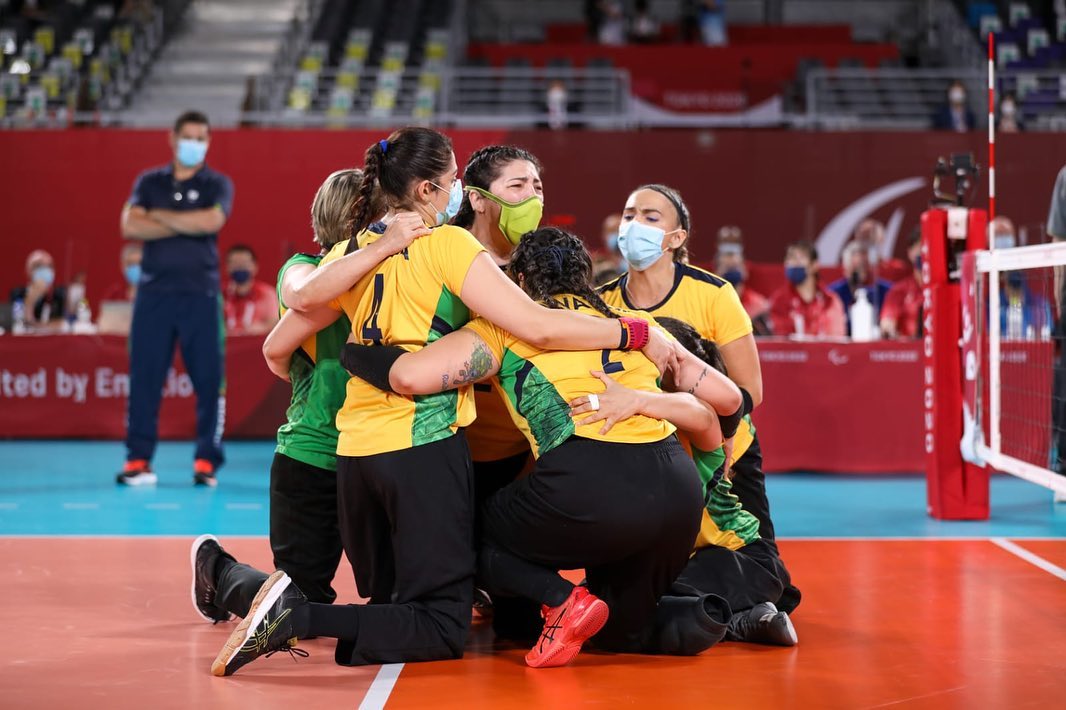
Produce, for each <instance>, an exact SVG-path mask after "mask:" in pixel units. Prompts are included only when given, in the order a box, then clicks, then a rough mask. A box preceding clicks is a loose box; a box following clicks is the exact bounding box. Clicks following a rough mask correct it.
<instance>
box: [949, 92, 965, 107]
mask: <svg viewBox="0 0 1066 710" xmlns="http://www.w3.org/2000/svg"><path fill="white" fill-rule="evenodd" d="M948 101H950V102H951V103H953V104H961V103H965V102H966V92H965V91H963V90H962V89H952V90H951V91H949V92H948Z"/></svg>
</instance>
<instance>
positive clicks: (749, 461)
mask: <svg viewBox="0 0 1066 710" xmlns="http://www.w3.org/2000/svg"><path fill="white" fill-rule="evenodd" d="M733 471H734V475H733V494H734V495H735V496H736V497H737V498H739V499H740V504H741V505H743V506H744V510H746V511H748V512H749V513H751V514H752V515H754V516H755V517H756V518H757V519H758V521H759V536H760V537H761V538H762V540H763V542H765V543H767V544H768V545H770V546H771V547H772V548H773V552H774V554H775V555H776V554H777V542H776V536H775V533H774V521H773V520H772V519H771V518H770V501H769V499H768V498H767V497H766V474H764V473H763V470H762V447H761V446H760V445H759V435H758V434H756V435H755V439H754V441H752V442H751V446H749V447H748V450H747V451H745V452H744V454H743V455H742V456H741V457H740V458H739V459H738V460H737V461H736V462H735V463H734V464H733ZM778 559H779V561H780V556H778ZM781 570H782V571H783V572H784V577H783V578H782V580H781V581H782V582H783V583H784V585H785V591H784V593H783V594H782V595H781V598H780V600H779V601H778V608H779V609H781V610H782V611H793V610H794V609H795V608H796V607H797V606H799V603H800V599H801V598H802V596H803V595H802V594H801V593H800V590H799V589H797V588H796V587H795V586H793V584H792V577H791V576H790V575H789V573H788V570H787V569H786V568H785V566H784V564H782V565H781ZM764 601H765V600H764Z"/></svg>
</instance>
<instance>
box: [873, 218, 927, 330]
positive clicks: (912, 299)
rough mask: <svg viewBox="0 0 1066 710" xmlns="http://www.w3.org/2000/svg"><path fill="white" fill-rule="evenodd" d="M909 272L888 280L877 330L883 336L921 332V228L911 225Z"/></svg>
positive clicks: (908, 242)
mask: <svg viewBox="0 0 1066 710" xmlns="http://www.w3.org/2000/svg"><path fill="white" fill-rule="evenodd" d="M907 258H908V259H909V260H910V262H911V265H912V266H913V267H914V273H913V275H912V276H908V277H906V278H903V279H901V280H900V281H897V282H896V283H894V284H892V288H890V289H889V291H888V294H887V295H886V296H885V302H884V305H883V306H882V307H881V334H882V335H883V336H884V337H886V338H917V337H918V336H920V335H921V334H922V231H921V229H920V228H919V227H915V228H914V231H913V232H911V236H910V239H908V240H907Z"/></svg>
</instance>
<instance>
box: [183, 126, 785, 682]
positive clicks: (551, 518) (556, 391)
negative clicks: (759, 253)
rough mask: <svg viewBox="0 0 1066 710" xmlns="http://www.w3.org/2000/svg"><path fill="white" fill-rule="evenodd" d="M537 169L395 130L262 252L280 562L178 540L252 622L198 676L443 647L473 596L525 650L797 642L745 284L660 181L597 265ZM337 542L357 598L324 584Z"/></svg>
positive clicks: (447, 651) (462, 624) (384, 659)
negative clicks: (269, 659)
mask: <svg viewBox="0 0 1066 710" xmlns="http://www.w3.org/2000/svg"><path fill="white" fill-rule="evenodd" d="M540 173H541V165H540V163H539V161H538V160H537V159H536V157H535V156H533V155H532V154H530V153H529V152H527V151H525V150H522V149H520V148H516V147H513V146H488V147H485V148H482V149H480V150H478V151H476V152H475V153H474V154H473V155H472V156H471V157H470V159H469V162H468V164H467V165H466V167H465V170H464V171H463V174H462V179H461V180H460V179H459V171H458V166H457V164H456V161H455V155H454V153H453V151H452V146H451V143H450V141H449V140H448V138H446V137H445V136H444V135H442V134H440V133H438V132H436V131H433V130H430V129H425V128H404V129H401V130H398V131H396V132H395V133H393V134H392V135H390V136H389V137H388V138H387V139H386V140H381V141H379V142H377V143H374V144H373V145H371V146H370V147H369V148H368V149H367V151H366V159H365V165H364V166H363V168H362V169H361V170H343V171H339V172H337V173H334V174H333V175H330V176H329V178H328V179H327V180H326V181H325V182H324V183H323V185H322V186H321V187H320V188H319V191H318V193H317V194H316V196H315V200H314V203H313V205H312V223H313V227H314V232H315V241H316V243H317V244H318V246H319V247H320V249H321V250H320V252H319V253H318V254H315V255H309V254H297V255H295V256H293V257H292V258H291V259H289V261H288V262H286V263H285V265H284V266H283V267H282V269H281V271H280V272H279V274H278V286H277V288H278V299H279V302H280V303H281V308H282V311H283V316H282V318H281V320H280V322H279V323H278V324H277V326H276V327H275V328H274V330H273V331H272V332H271V333H270V335H269V336H268V337H267V339H266V342H265V343H264V348H263V351H264V356H265V357H266V360H267V363H268V365H269V366H270V368H271V370H272V371H273V372H274V373H275V374H277V375H278V376H279V377H282V378H284V379H287V380H289V381H290V382H291V384H292V403H291V406H290V407H289V409H288V412H287V422H286V423H285V424H284V425H283V426H282V427H281V428H280V429H279V431H278V443H277V449H276V452H275V456H274V461H273V464H272V466H271V483H270V543H271V548H272V550H273V554H274V564H275V567H276V568H277V571H275V572H274V573H273V574H270V575H267V574H265V573H263V572H260V571H258V570H256V569H254V568H252V567H250V566H248V565H244V564H241V563H239V562H238V561H237V560H236V559H234V558H233V557H232V556H231V555H229V554H228V553H227V552H226V551H225V550H224V549H223V548H222V547H221V545H220V544H219V542H218V540H216V539H215V538H214V537H212V536H209V535H204V536H201V537H200V538H198V539H197V540H196V541H195V542H194V544H193V548H192V551H191V562H192V567H193V589H192V593H193V602H194V604H195V606H196V608H197V610H198V612H199V613H200V615H201V616H203V617H204V618H205V619H206V620H208V621H213V622H218V621H224V620H228V619H230V618H231V617H233V616H237V617H241V618H242V620H241V622H240V623H239V624H238V625H237V627H236V629H235V630H234V631H233V633H232V634H231V636H230V638H229V639H228V640H227V642H226V643H225V645H224V646H223V648H222V650H221V651H220V652H219V654H218V657H217V658H216V659H215V662H214V664H213V665H212V672H213V673H214V674H215V675H220V676H221V675H230V674H232V673H234V672H235V671H236V670H238V669H239V668H240V667H242V666H243V665H245V664H247V663H249V662H251V661H253V660H255V659H256V658H258V657H259V656H262V655H269V654H272V653H274V652H277V651H286V652H289V653H293V654H303V653H305V652H303V651H302V650H301V649H299V648H298V647H297V640H298V639H301V638H309V637H316V636H319V637H329V638H335V639H337V650H336V661H337V662H338V663H340V664H343V665H362V664H371V663H393V662H410V661H429V660H442V659H452V658H459V657H461V656H462V654H463V649H464V646H465V644H466V640H467V635H468V633H469V630H470V626H471V621H472V615H473V610H474V609H477V611H478V613H480V614H482V615H485V616H489V615H491V618H492V628H493V631H494V632H495V634H496V636H497V637H498V638H506V639H510V640H514V641H518V642H523V643H530V644H532V647H531V649H530V651H529V652H528V653H527V654H526V657H525V660H526V663H527V664H528V665H529V666H532V667H535V668H537V667H551V666H561V665H565V664H567V663H569V662H571V661H572V660H573V659H574V657H575V656H576V655H577V654H578V653H579V651H580V650H581V648H582V646H583V645H585V644H588V645H589V646H592V647H595V648H597V649H600V650H604V651H613V652H624V653H659V654H676V655H692V654H697V653H700V652H702V651H704V650H706V649H708V648H710V647H711V646H713V645H714V644H716V643H718V642H719V641H721V640H723V639H725V640H731V641H740V642H750V643H764V644H775V645H784V646H791V645H794V644H795V643H796V642H797V637H796V633H795V630H794V628H793V625H792V622H791V620H790V618H789V616H788V613H789V612H791V611H792V610H794V609H795V608H796V606H797V605H798V603H799V600H800V594H799V590H797V589H796V588H795V587H794V586H793V585H792V584H791V579H790V577H789V574H788V571H787V569H786V567H785V565H784V563H783V562H782V561H781V558H780V556H779V554H778V549H777V545H776V543H775V542H774V530H773V524H772V521H771V519H770V510H769V504H768V502H767V499H766V489H765V479H764V476H763V474H762V471H761V465H762V455H761V451H760V449H759V443H758V438H757V436H756V432H755V427H754V425H753V424H752V420H751V416H750V413H751V411H752V409H753V408H754V407H756V406H757V405H758V404H759V402H760V401H761V399H762V381H761V375H760V371H759V363H758V353H757V350H756V348H755V343H754V339H753V337H752V325H751V321H750V319H749V318H748V316H747V314H746V313H745V311H744V308H743V307H742V305H741V303H740V300H739V298H738V297H737V294H736V292H735V291H734V290H733V288H732V286H730V285H729V283H728V282H726V281H725V280H723V279H721V278H719V277H717V276H715V275H714V274H711V273H709V272H706V271H703V270H701V269H698V268H695V267H693V266H690V265H689V264H688V263H687V261H688V260H687V252H686V248H685V245H686V243H687V241H688V239H689V234H690V231H691V225H690V216H689V211H688V208H687V206H686V205H685V203H684V202H683V200H682V199H681V196H680V194H678V193H677V191H675V190H673V189H671V188H669V187H667V186H664V185H658V184H650V185H645V186H643V187H640V188H638V189H636V190H635V191H633V192H632V193H631V194H629V195H628V198H627V199H626V202H625V210H624V212H623V221H622V226H621V228H620V229H619V240H618V245H619V248H620V250H621V252H622V255H623V257H624V258H625V259H626V261H627V263H628V265H629V271H628V273H626V274H623V275H622V276H621V277H619V278H618V279H616V280H615V281H612V282H610V283H608V284H607V285H605V286H603V287H601V288H600V289H597V288H595V287H594V286H593V283H592V259H591V257H590V255H589V253H588V251H587V250H586V248H585V246H584V244H583V243H582V241H581V240H580V239H579V238H578V237H577V236H575V235H573V234H571V233H569V232H567V231H565V230H562V229H558V228H555V227H540V221H541V216H542V211H543V204H544V196H543V195H544V192H543V187H542V182H541V174H540ZM342 552H343V553H344V554H345V555H346V556H347V558H348V560H349V562H350V563H351V565H352V568H353V570H354V572H355V577H356V583H357V587H358V590H359V593H360V595H362V596H363V597H366V598H368V599H369V603H367V604H334V603H333V602H334V601H335V599H336V593H335V592H334V591H333V589H332V586H331V584H332V580H333V577H334V575H335V573H336V569H337V564H338V563H339V561H340V556H341V553H342ZM573 569H581V570H584V575H585V577H584V580H580V581H579V583H574V582H572V581H570V580H569V579H567V578H566V577H564V576H562V575H561V574H560V570H573Z"/></svg>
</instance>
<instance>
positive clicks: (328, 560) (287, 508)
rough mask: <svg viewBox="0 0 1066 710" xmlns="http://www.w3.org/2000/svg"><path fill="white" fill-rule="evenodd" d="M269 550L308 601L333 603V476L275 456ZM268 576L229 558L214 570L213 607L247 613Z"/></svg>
mask: <svg viewBox="0 0 1066 710" xmlns="http://www.w3.org/2000/svg"><path fill="white" fill-rule="evenodd" d="M270 548H271V550H273V552H274V567H275V569H281V570H285V572H286V573H287V574H288V575H289V576H290V577H292V580H293V582H295V583H296V586H297V587H299V588H300V590H301V591H303V593H304V594H305V595H307V598H308V599H309V600H311V601H313V602H321V603H324V604H331V603H332V602H333V600H334V599H336V598H337V593H336V592H335V591H333V587H332V586H331V584H332V582H333V577H334V575H335V574H336V572H337V563H339V562H340V559H341V538H340V532H339V531H338V529H337V473H336V472H335V471H330V470H329V469H324V468H319V467H317V466H312V465H310V464H306V463H303V462H302V461H297V460H296V459H291V458H289V457H288V456H285V455H284V454H279V453H275V454H274V461H273V462H272V463H271V465H270ZM266 578H267V575H266V574H265V573H264V572H261V571H259V570H257V569H255V568H254V567H250V566H248V565H246V564H241V563H239V562H237V561H236V560H234V559H233V558H232V557H230V556H229V555H225V556H223V557H222V558H221V559H220V560H219V562H218V566H217V567H216V568H215V580H216V586H217V590H218V591H217V592H216V595H215V602H216V603H217V604H218V606H220V607H222V608H223V609H225V610H226V611H228V612H230V613H231V614H236V615H237V616H240V617H243V616H245V615H246V614H247V613H248V607H249V606H251V603H252V599H253V598H254V597H255V593H256V592H257V591H259V587H260V586H262V584H263V582H265V581H266Z"/></svg>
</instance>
